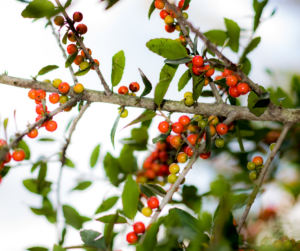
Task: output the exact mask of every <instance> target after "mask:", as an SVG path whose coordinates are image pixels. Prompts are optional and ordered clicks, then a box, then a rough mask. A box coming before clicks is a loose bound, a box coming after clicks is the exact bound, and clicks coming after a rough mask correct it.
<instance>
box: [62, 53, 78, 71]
mask: <svg viewBox="0 0 300 251" xmlns="http://www.w3.org/2000/svg"><path fill="white" fill-rule="evenodd" d="M77 55H78V51H76V52H75V53H73V54H72V55H70V56H69V57H68V59H67V61H66V63H65V67H66V68H68V67H70V66H71V64H73V62H74V60H75V59H76V57H77Z"/></svg>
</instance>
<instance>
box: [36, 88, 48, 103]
mask: <svg viewBox="0 0 300 251" xmlns="http://www.w3.org/2000/svg"><path fill="white" fill-rule="evenodd" d="M45 98H46V92H45V91H44V90H37V91H36V92H35V99H37V100H38V101H41V100H42V99H45Z"/></svg>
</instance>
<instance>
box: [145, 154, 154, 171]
mask: <svg viewBox="0 0 300 251" xmlns="http://www.w3.org/2000/svg"><path fill="white" fill-rule="evenodd" d="M152 162H153V158H152V156H149V157H147V158H146V160H145V162H144V164H143V168H145V169H149V168H151V164H152Z"/></svg>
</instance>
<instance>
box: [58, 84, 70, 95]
mask: <svg viewBox="0 0 300 251" xmlns="http://www.w3.org/2000/svg"><path fill="white" fill-rule="evenodd" d="M58 90H59V92H60V93H62V94H66V93H68V92H69V90H70V85H69V84H68V83H67V82H62V83H60V84H59V86H58Z"/></svg>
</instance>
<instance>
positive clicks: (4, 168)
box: [0, 165, 11, 178]
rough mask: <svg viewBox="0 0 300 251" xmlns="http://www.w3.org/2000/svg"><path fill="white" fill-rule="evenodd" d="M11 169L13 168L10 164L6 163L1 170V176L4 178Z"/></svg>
mask: <svg viewBox="0 0 300 251" xmlns="http://www.w3.org/2000/svg"><path fill="white" fill-rule="evenodd" d="M10 169H11V167H10V166H7V165H5V166H4V167H3V169H2V170H1V171H0V176H1V177H2V178H4V177H5V176H6V175H7V174H8V172H9V170H10Z"/></svg>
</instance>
